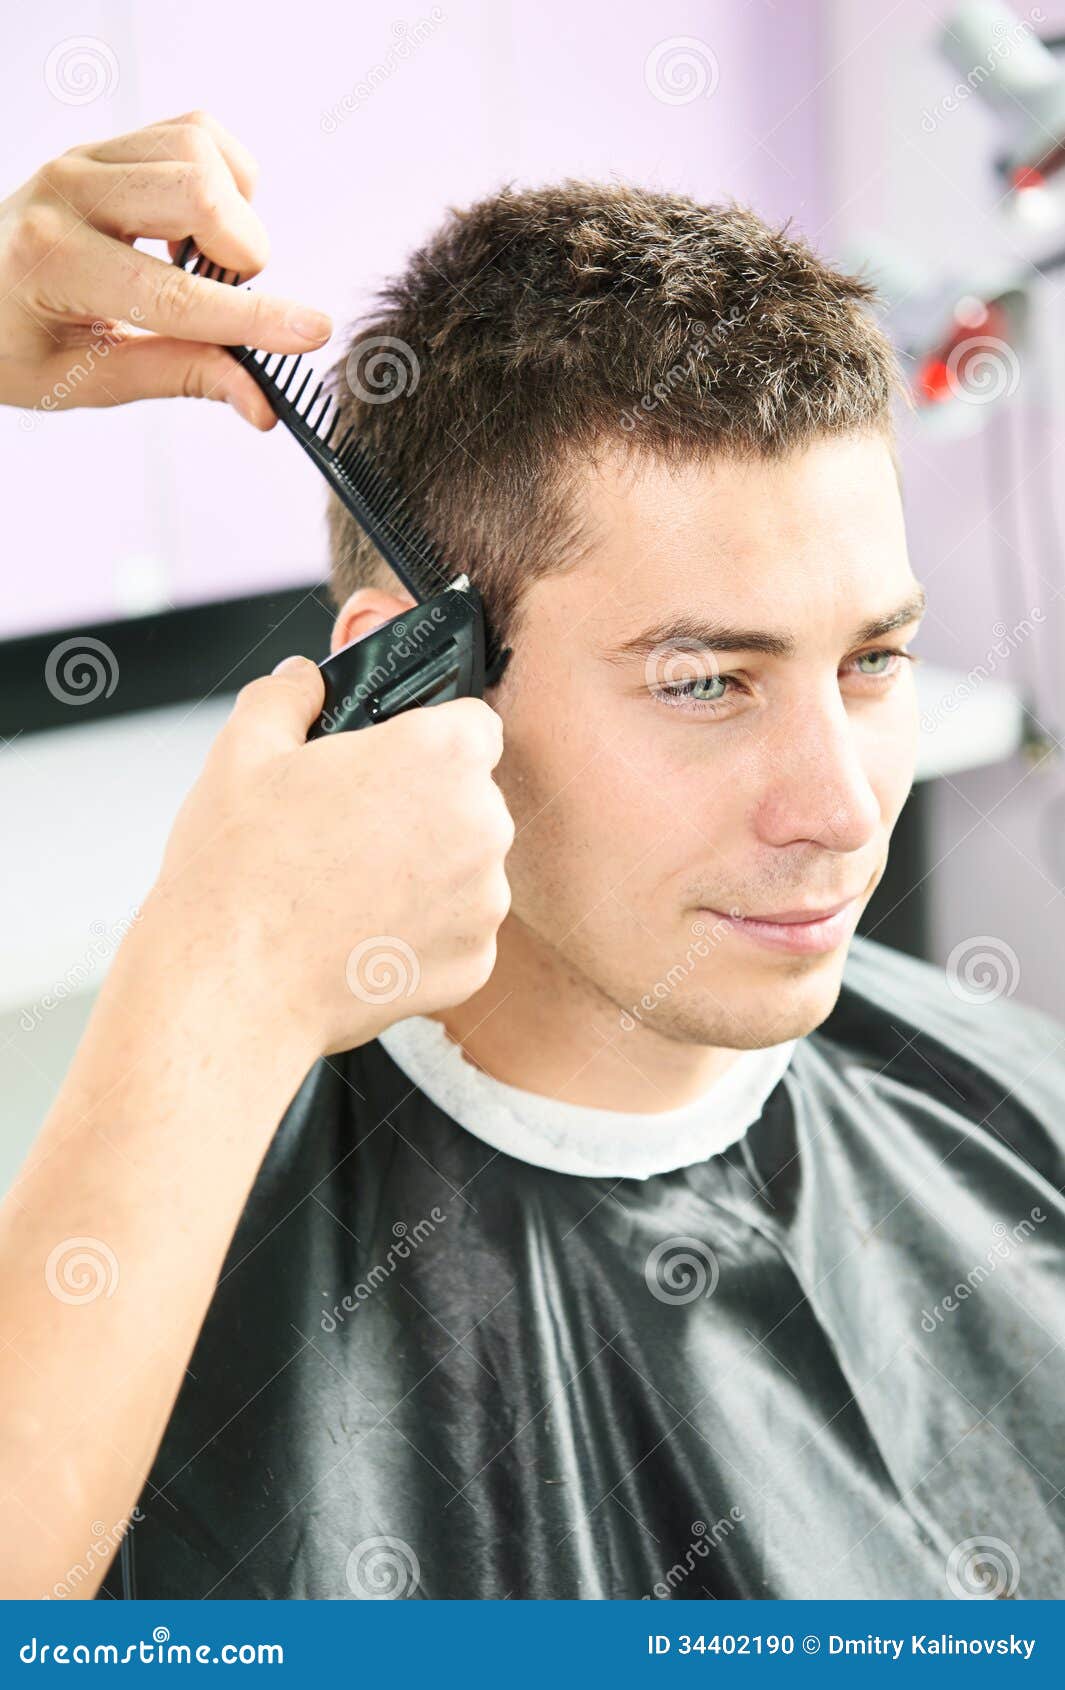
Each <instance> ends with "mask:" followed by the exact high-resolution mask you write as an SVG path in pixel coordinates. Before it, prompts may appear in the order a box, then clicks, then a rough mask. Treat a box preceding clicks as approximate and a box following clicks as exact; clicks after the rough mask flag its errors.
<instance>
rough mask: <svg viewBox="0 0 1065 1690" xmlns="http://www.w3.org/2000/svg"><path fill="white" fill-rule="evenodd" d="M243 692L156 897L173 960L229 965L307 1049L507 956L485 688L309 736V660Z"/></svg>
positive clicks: (379, 1020)
mask: <svg viewBox="0 0 1065 1690" xmlns="http://www.w3.org/2000/svg"><path fill="white" fill-rule="evenodd" d="M287 662H288V665H289V666H288V667H287V668H286V669H285V671H284V672H283V673H276V674H274V675H267V676H263V677H261V678H260V679H259V680H256V681H252V682H251V683H250V684H249V685H248V686H246V687H245V688H244V689H243V690H242V692H241V693H240V694H239V695H238V698H237V702H236V705H235V707H234V709H233V712H232V715H231V716H230V718H229V720H228V722H227V723H226V725H225V727H224V728H223V729H222V731H221V733H220V734H219V735H218V738H217V739H216V740H215V743H214V745H213V746H212V748H211V751H210V753H209V755H208V758H207V762H206V764H205V767H204V770H203V773H202V774H201V776H200V778H199V780H198V781H197V783H196V785H195V786H194V787H193V788H192V791H191V792H190V793H189V795H188V797H187V798H186V800H185V803H184V805H183V807H182V809H181V811H180V812H179V814H178V817H177V821H176V822H175V824H174V828H173V831H172V833H171V836H170V839H169V841H168V844H167V847H166V852H165V855H164V859H163V864H162V869H161V872H160V875H159V877H158V880H157V881H156V884H155V886H154V887H153V889H152V892H151V894H150V895H149V898H148V900H147V901H146V905H145V920H146V921H147V922H149V923H152V922H154V923H156V942H157V944H161V945H162V946H163V947H164V949H165V950H166V952H167V954H169V955H170V956H172V958H173V966H174V967H176V968H178V969H179V970H182V969H188V970H189V971H191V972H192V974H193V975H194V976H195V975H196V974H197V971H198V972H199V974H200V975H202V976H204V977H206V978H209V979H218V978H224V979H226V980H229V981H231V982H232V986H231V990H232V991H233V992H235V993H236V994H237V995H238V996H240V995H243V996H244V998H245V1000H246V1001H247V1003H248V1004H249V1006H250V1010H249V1012H250V1013H254V1014H255V1015H256V1016H257V1017H258V1018H263V1017H266V1018H267V1019H273V1020H275V1021H276V1024H277V1027H278V1032H279V1034H280V1032H281V1030H282V1029H283V1030H284V1031H285V1032H286V1033H295V1034H297V1035H298V1037H299V1040H300V1043H301V1047H302V1048H304V1049H305V1051H306V1053H307V1060H308V1062H310V1061H312V1060H314V1058H315V1057H316V1056H318V1055H323V1054H329V1053H330V1052H336V1051H341V1050H348V1049H350V1048H352V1047H353V1046H355V1045H359V1044H363V1043H365V1042H366V1041H367V1040H368V1039H371V1038H375V1037H376V1035H377V1034H378V1033H379V1032H380V1031H381V1030H382V1029H383V1028H385V1027H387V1026H389V1025H390V1024H391V1023H392V1022H393V1021H399V1020H401V1019H402V1018H403V1017H405V1016H408V1015H418V1014H427V1013H428V1012H430V1011H432V1010H436V1009H443V1008H445V1007H447V1006H448V1005H450V1004H455V1003H462V1002H463V1001H464V1000H465V999H466V998H468V997H470V996H471V995H472V993H473V992H475V991H476V990H477V989H478V988H479V987H480V986H482V985H483V984H484V982H485V981H486V980H487V978H488V976H489V975H490V974H491V972H492V969H493V967H494V965H495V954H496V930H497V928H498V927H499V925H500V923H501V922H502V920H503V918H504V916H505V915H506V913H507V910H508V908H509V905H510V889H509V886H508V884H507V879H506V875H505V873H504V868H503V859H504V857H505V856H506V854H507V852H508V851H509V849H510V845H511V842H512V840H513V837H514V824H513V822H512V820H511V818H510V814H509V812H508V810H507V807H506V804H505V802H504V799H503V795H502V793H501V792H500V790H499V788H498V786H497V785H496V783H495V781H494V780H493V779H492V769H493V768H494V767H495V765H496V763H497V762H498V760H499V757H500V754H501V751H502V743H503V741H502V730H501V726H500V720H499V717H498V716H497V715H496V713H495V711H494V710H492V709H491V708H490V707H489V706H488V705H487V704H485V703H484V702H483V701H482V700H481V699H478V698H463V699H454V700H452V701H451V702H450V703H447V704H438V705H433V706H432V707H430V708H425V709H420V710H410V711H407V712H406V713H405V714H403V715H401V716H397V717H394V718H392V719H391V720H390V721H387V722H381V723H379V724H378V725H377V726H376V727H373V728H369V729H365V730H363V731H361V732H355V733H337V734H331V735H327V736H326V737H325V738H323V739H317V740H312V741H311V742H310V743H305V741H306V734H307V730H308V728H309V727H310V725H311V723H312V722H313V721H314V719H315V717H316V716H317V715H318V713H319V712H320V711H321V709H322V707H323V704H324V687H323V684H322V677H321V673H320V671H319V669H318V667H317V665H316V664H314V663H312V662H311V661H310V659H309V658H303V657H297V658H290V659H288V660H287Z"/></svg>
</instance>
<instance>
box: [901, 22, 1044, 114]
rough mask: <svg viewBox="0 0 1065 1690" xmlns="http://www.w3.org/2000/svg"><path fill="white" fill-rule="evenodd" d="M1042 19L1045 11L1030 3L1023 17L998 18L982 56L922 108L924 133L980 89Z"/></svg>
mask: <svg viewBox="0 0 1065 1690" xmlns="http://www.w3.org/2000/svg"><path fill="white" fill-rule="evenodd" d="M1029 20H1031V21H1029ZM1045 22H1046V13H1045V12H1044V11H1043V10H1042V8H1041V7H1039V6H1033V7H1032V9H1031V11H1030V12H1028V13H1027V14H1026V16H1025V17H1023V18H1017V20H1016V21H1015V22H1014V23H1009V24H1008V23H1007V22H1006V20H1005V19H1004V18H999V19H998V20H997V22H996V23H995V24H994V25H993V26H992V30H991V33H992V35H993V36H994V37H995V40H994V43H993V45H992V46H991V47H989V48H988V50H987V52H986V53H985V54H984V56H983V58H982V59H979V60H977V62H976V64H975V65H974V66H973V68H972V70H970V71H969V73H968V75H967V76H966V77H965V80H964V81H963V82H956V83H955V84H954V86H953V88H950V89H948V91H947V93H945V94H944V96H943V98H942V99H941V100H938V101H937V102H936V104H935V105H934V106H932V108H931V109H929V108H928V107H927V106H925V107H924V108H923V110H922V112H921V128H922V129H923V130H924V132H925V134H926V135H932V134H934V133H935V131H936V130H937V129H938V127H939V125H940V123H941V122H942V120H943V118H944V117H949V116H950V115H951V113H953V112H956V111H957V110H958V109H959V108H960V107H961V106H963V105H964V104H965V102H966V100H967V99H968V98H969V96H970V95H971V94H976V93H978V92H979V90H980V87H981V85H982V84H983V83H985V82H986V81H987V79H988V77H989V76H992V75H993V74H994V71H995V67H996V65H998V64H999V62H1000V61H1005V60H1006V59H1008V58H1009V56H1010V54H1011V53H1012V52H1013V51H1014V49H1015V48H1016V47H1018V46H1019V45H1020V43H1021V42H1022V41H1024V39H1025V38H1026V37H1027V36H1029V35H1031V34H1032V33H1033V28H1032V25H1033V24H1041V23H1045Z"/></svg>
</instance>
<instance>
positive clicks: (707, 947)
mask: <svg viewBox="0 0 1065 1690" xmlns="http://www.w3.org/2000/svg"><path fill="white" fill-rule="evenodd" d="M739 915H740V912H739V910H737V909H732V910H729V911H728V912H727V914H725V915H720V916H718V918H717V920H716V921H715V922H714V925H713V927H712V928H711V930H710V937H709V939H707V938H706V937H704V935H705V934H706V922H705V921H703V920H702V918H701V917H696V919H695V920H694V921H693V922H692V925H691V930H692V933H693V934H694V935H695V937H694V940H693V942H692V943H691V944H690V945H689V946H688V948H687V950H686V951H685V953H684V958H683V960H682V961H681V962H675V963H674V964H673V966H672V967H671V968H670V969H669V971H668V973H667V974H666V977H665V979H664V980H656V981H655V983H654V985H653V986H652V987H651V990H650V991H649V992H644V994H643V997H642V998H641V999H640V1001H639V1003H634V1004H633V1005H632V1008H631V1009H623V1010H622V1012H621V1017H620V1020H619V1023H618V1024H619V1026H620V1027H621V1030H622V1032H623V1033H631V1032H632V1030H633V1028H634V1027H635V1026H636V1023H637V1022H638V1021H642V1020H643V1015H642V1014H641V1013H640V1012H641V1010H643V1011H644V1012H646V1013H647V1014H650V1013H651V1012H652V1011H653V1010H655V1009H657V1008H658V1006H659V1004H660V1003H662V1002H663V1001H664V1000H665V999H666V998H668V997H669V995H670V993H671V992H675V991H676V989H677V987H678V986H679V985H680V983H681V981H682V980H686V979H687V978H688V976H689V974H691V972H692V971H693V969H694V968H695V965H696V958H698V957H708V956H709V955H710V952H711V951H712V950H713V948H714V946H715V945H717V944H720V942H721V940H722V939H723V938H724V937H725V936H726V934H727V933H728V932H729V928H730V919H731V920H733V921H734V920H737V919H738V918H739Z"/></svg>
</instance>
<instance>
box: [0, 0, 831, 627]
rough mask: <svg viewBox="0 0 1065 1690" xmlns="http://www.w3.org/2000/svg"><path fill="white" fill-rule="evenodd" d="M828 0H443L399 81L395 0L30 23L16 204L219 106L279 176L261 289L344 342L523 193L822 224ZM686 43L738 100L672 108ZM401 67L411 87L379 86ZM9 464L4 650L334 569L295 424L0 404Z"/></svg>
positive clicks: (24, 24)
mask: <svg viewBox="0 0 1065 1690" xmlns="http://www.w3.org/2000/svg"><path fill="white" fill-rule="evenodd" d="M816 11H817V8H816V7H815V5H814V3H813V0H803V3H801V4H798V5H793V4H789V5H787V6H781V5H780V4H779V3H778V0H748V3H746V4H744V5H743V6H737V5H735V4H726V3H723V0H718V3H717V4H709V5H691V4H681V5H672V6H670V7H669V8H667V9H666V10H665V11H662V10H660V9H658V8H651V7H647V6H644V5H642V4H637V3H634V0H629V3H628V4H622V5H618V4H606V3H604V0H593V3H591V4H583V5H580V6H575V5H573V4H572V0H547V3H546V4H544V3H540V0H538V3H537V4H536V5H535V6H507V5H501V4H496V3H493V0H445V3H444V4H442V5H440V6H438V7H435V8H434V7H431V6H425V7H421V8H419V9H412V10H411V11H410V12H409V13H406V14H400V19H401V22H405V23H406V25H407V35H406V37H405V39H406V41H407V42H408V44H410V43H411V42H413V41H414V40H415V33H416V26H418V24H419V20H424V23H425V24H426V25H427V26H428V27H427V28H425V29H421V30H418V31H417V33H420V34H421V35H422V36H423V37H424V38H423V39H422V40H421V42H420V44H414V45H408V50H407V54H406V57H405V58H401V57H398V56H397V55H396V53H395V52H394V51H393V56H392V59H391V67H392V68H391V69H390V68H389V66H390V61H389V52H390V49H395V47H396V44H397V41H399V40H400V39H402V37H401V35H400V34H399V33H398V32H397V31H398V26H397V25H396V18H397V13H396V10H395V8H394V7H393V6H392V5H389V6H385V5H383V4H381V3H380V0H370V3H368V4H364V5H362V6H360V7H358V8H355V7H352V6H350V5H340V4H337V3H336V0H327V3H325V4H321V3H320V4H316V5H314V6H312V7H308V8H296V9H295V10H293V9H292V8H289V7H285V8H282V7H270V6H268V7H259V8H255V9H252V8H249V7H248V6H237V7H233V6H221V5H217V4H213V5H208V4H205V3H204V0H189V3H187V4H184V5H182V6H165V7H164V6H158V7H156V6H147V5H141V6H139V7H134V8H130V7H129V6H128V5H122V4H112V5H108V4H100V5H96V6H92V5H86V4H72V3H67V4H59V5H52V6H49V7H42V8H27V9H25V10H23V11H22V12H20V15H19V28H18V32H17V33H18V36H19V42H18V45H17V47H16V48H15V50H14V51H15V60H14V62H10V61H9V65H8V71H9V74H8V77H7V79H6V81H7V88H8V109H7V123H6V125H5V127H6V130H7V144H6V146H5V149H4V154H5V171H6V173H7V179H8V181H9V183H10V185H11V186H12V187H13V186H14V185H15V184H16V183H18V182H20V181H22V180H24V179H25V177H27V176H28V175H29V174H30V173H31V172H32V171H33V170H34V169H35V168H36V167H37V166H38V165H39V164H41V163H43V162H44V160H45V159H47V158H50V157H52V156H54V155H55V154H56V153H58V152H61V151H62V150H64V149H65V148H67V147H70V146H73V145H75V144H77V143H79V142H83V141H85V140H89V139H95V138H99V137H103V136H106V135H109V134H114V133H119V132H122V131H124V130H129V129H133V128H137V127H139V126H140V125H142V124H144V123H147V122H151V121H153V120H156V119H159V118H163V117H170V116H174V115H176V114H178V113H180V112H182V111H186V110H188V109H189V108H190V107H193V106H202V107H204V108H206V109H207V110H209V111H211V112H213V113H214V114H215V115H216V116H218V117H219V118H220V119H221V121H222V122H224V123H225V124H226V125H227V126H228V127H229V128H230V129H232V130H233V131H234V132H235V133H236V134H237V135H239V136H240V137H241V139H242V140H244V141H245V142H246V143H247V144H248V145H249V146H250V147H251V149H252V151H253V152H254V153H255V154H256V155H257V157H258V159H259V162H260V165H261V169H262V174H261V178H260V186H259V190H258V193H257V196H256V204H257V206H258V208H259V209H260V211H261V214H262V216H263V218H264V221H265V223H266V226H267V228H268V230H269V232H270V236H271V242H272V248H273V258H272V260H271V263H270V266H269V269H268V271H267V272H266V274H265V277H264V283H263V285H267V284H268V285H269V286H270V287H271V288H272V289H274V290H276V291H277V292H279V293H287V294H291V295H293V296H295V297H297V298H305V299H306V300H307V301H308V302H310V303H313V304H320V305H321V306H323V307H324V308H325V309H326V310H328V311H330V312H331V313H332V314H333V316H334V320H335V322H336V324H337V328H338V333H342V332H343V330H344V329H345V327H346V325H347V324H349V323H350V322H351V320H352V318H353V317H354V316H355V315H356V314H357V312H358V310H359V309H360V308H361V307H362V306H363V305H364V304H365V303H367V302H368V300H369V298H370V296H371V294H372V290H373V288H374V287H375V286H376V284H377V283H378V282H379V281H380V279H381V278H382V277H384V276H385V275H387V274H388V273H389V272H390V271H391V270H393V269H394V268H395V267H397V266H399V265H400V264H402V262H403V259H404V256H405V254H406V253H407V252H408V251H409V250H410V248H411V247H412V246H414V245H415V244H416V243H417V242H418V241H419V240H420V239H421V238H422V237H423V236H424V235H425V234H426V233H427V232H428V231H429V230H431V229H432V228H433V227H434V225H435V224H436V223H437V221H438V220H439V218H440V216H441V213H442V212H443V210H444V208H445V207H446V206H448V205H449V204H453V203H458V204H461V203H463V202H464V201H468V200H469V199H471V198H473V197H475V196H476V195H478V194H480V193H482V192H485V191H487V190H490V189H491V188H493V187H495V186H497V185H498V184H500V183H502V182H503V181H506V180H508V179H513V180H515V181H517V182H519V183H520V182H526V183H530V182H537V181H546V180H550V179H552V178H556V177H560V176H564V175H588V176H594V177H607V178H608V177H613V176H620V177H626V178H629V179H632V180H637V181H641V182H645V183H649V184H653V185H661V186H663V187H668V188H672V189H678V190H682V191H686V192H690V193H692V194H695V195H697V196H700V197H702V198H706V199H713V198H717V197H721V196H725V195H734V196H735V197H737V198H738V199H740V200H746V201H748V202H750V203H752V204H753V205H754V206H755V207H756V208H757V209H758V210H760V211H761V212H763V214H766V215H769V216H772V217H775V218H779V219H781V220H783V219H784V218H785V217H787V216H788V215H789V214H791V215H795V217H796V219H797V221H798V222H799V224H800V225H805V226H810V227H812V226H817V225H818V224H819V223H821V222H822V221H823V218H824V215H825V211H826V206H825V204H824V201H823V198H822V191H821V190H822V180H821V176H820V172H819V168H818V159H819V147H818V124H819V108H818V103H817V100H816V99H815V98H813V97H811V90H813V89H814V88H815V86H816V84H817V81H818V78H819V75H820V71H819V46H818V30H817V26H816V19H815V14H816ZM79 36H83V37H90V38H92V39H93V41H94V42H96V43H97V44H100V43H102V44H103V45H102V47H101V46H99V45H97V46H96V47H95V48H92V49H90V55H89V56H90V58H93V59H95V62H96V64H97V66H98V67H99V77H100V82H101V85H102V91H101V93H100V94H99V96H98V97H97V98H95V99H93V100H92V101H90V102H88V103H85V104H77V103H72V102H71V98H70V91H69V90H64V89H63V88H62V87H60V93H64V92H65V94H66V97H65V98H60V97H57V94H56V92H55V91H54V90H55V85H56V83H57V80H59V78H60V76H61V73H57V71H56V70H55V69H54V68H53V69H52V70H51V71H50V72H48V71H46V66H47V65H48V62H49V56H50V55H53V54H54V53H55V50H56V49H57V48H58V47H59V46H60V44H62V43H64V42H67V41H68V40H69V39H70V38H73V37H79ZM684 37H691V38H693V39H694V41H695V43H696V46H695V48H694V49H693V50H692V52H693V54H694V58H695V60H696V61H697V63H698V66H699V68H700V70H701V72H702V73H703V74H708V75H709V76H710V78H711V80H712V81H713V82H714V85H713V87H712V91H710V92H709V93H707V94H705V95H700V96H698V97H696V98H693V99H690V100H688V101H687V102H686V103H671V102H669V101H666V100H663V99H661V98H658V97H656V96H655V94H654V93H652V92H651V91H650V90H649V88H648V86H647V82H646V80H645V65H646V63H647V60H648V57H649V55H651V54H652V53H654V52H655V50H656V49H658V48H660V47H661V44H662V43H668V42H670V41H673V40H675V39H677V38H684ZM700 44H701V45H700ZM710 54H712V55H713V61H712V63H711V60H710V58H709V56H708V55H710ZM55 62H56V61H55V60H53V65H54V64H55ZM664 63H665V64H666V65H668V63H669V54H668V52H666V53H665V55H664ZM375 64H376V65H379V66H383V67H384V68H385V70H386V73H387V74H385V75H383V76H380V75H379V76H378V77H377V78H376V83H377V85H376V87H373V88H372V89H371V90H370V92H369V93H368V94H367V93H365V91H364V92H363V93H362V94H360V93H359V87H360V84H363V85H365V84H366V83H367V82H368V80H369V79H370V77H371V73H372V72H373V67H374V66H375ZM663 74H664V75H667V74H668V73H667V72H665V71H664V72H663ZM49 83H51V86H50V85H49ZM109 83H110V84H112V86H110V88H109V87H108V84H109ZM89 86H90V87H91V86H92V84H89ZM76 91H77V90H75V92H76ZM665 91H666V92H667V93H672V92H678V91H683V89H682V88H678V86H677V85H674V84H671V83H670V82H669V81H668V80H667V81H666V83H665ZM345 100H346V101H347V106H346V107H345ZM352 106H354V107H355V109H351V107H352ZM153 250H158V249H153ZM331 350H332V348H329V349H326V351H327V353H328V352H329V351H331ZM327 361H328V360H327V356H326V355H325V354H319V356H318V359H317V360H316V362H318V363H319V364H320V365H321V366H322V367H323V368H324V366H325V364H326V362H327ZM0 452H2V453H3V457H4V461H5V464H6V465H7V469H8V474H7V477H6V481H7V495H6V502H7V526H8V531H9V535H11V537H12V539H13V555H14V558H15V560H16V563H21V564H22V565H23V566H24V567H22V568H21V569H16V570H15V571H12V572H11V573H10V574H9V577H8V578H9V580H10V581H12V582H13V583H17V590H16V591H14V592H9V594H8V596H7V599H6V602H5V605H4V609H3V612H2V613H0V631H2V632H4V633H14V632H18V631H22V630H28V629H30V628H36V627H47V626H54V625H56V624H76V623H77V622H78V621H79V619H85V620H90V619H93V618H97V617H108V616H112V615H117V614H123V613H124V612H125V611H126V610H127V609H134V608H137V607H141V608H149V607H153V606H157V605H159V604H166V603H175V604H176V603H183V602H189V601H194V600H197V599H205V598H211V597H215V596H220V595H226V594H230V593H235V592H243V591H254V590H256V589H259V588H267V587H269V586H272V585H275V584H291V583H296V582H301V581H308V582H310V581H314V580H317V579H320V578H321V577H322V576H323V574H324V573H325V572H326V568H327V553H326V545H325V532H324V523H323V520H322V504H323V494H322V491H321V488H320V485H319V483H318V481H317V479H316V477H315V476H314V475H313V473H312V472H310V470H309V469H308V467H307V466H306V464H305V463H304V462H303V460H302V457H301V455H300V454H299V452H298V451H296V450H295V448H294V447H293V445H292V442H291V441H290V440H288V439H287V438H285V437H284V436H282V434H281V432H280V431H275V433H274V434H272V435H269V436H265V437H264V436H257V435H255V434H254V433H253V432H252V430H251V429H249V428H248V427H247V425H245V424H241V423H240V421H239V420H238V419H237V418H236V417H234V416H232V415H231V414H230V413H229V412H228V410H227V409H226V408H224V407H222V406H215V405H207V404H201V405H193V404H189V403H188V402H185V403H178V402H176V401H175V402H158V401H155V402H151V403H142V404H138V405H134V406H130V407H127V408H126V409H124V410H122V411H112V412H80V413H77V412H75V413H67V414H64V415H62V416H56V417H42V418H39V419H37V420H36V426H34V427H33V428H32V429H31V430H29V431H27V430H26V427H25V420H24V419H22V418H20V416H19V415H18V414H16V413H12V412H7V413H3V412H0ZM57 515H58V517H59V520H58V521H57V520H56V518H57Z"/></svg>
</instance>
